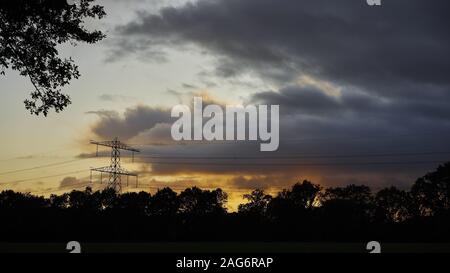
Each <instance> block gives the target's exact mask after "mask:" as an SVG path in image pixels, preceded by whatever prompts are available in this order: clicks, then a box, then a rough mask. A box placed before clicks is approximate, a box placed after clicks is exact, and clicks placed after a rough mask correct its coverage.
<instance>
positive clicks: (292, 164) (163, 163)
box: [148, 160, 442, 167]
mask: <svg viewBox="0 0 450 273" xmlns="http://www.w3.org/2000/svg"><path fill="white" fill-rule="evenodd" d="M148 163H149V164H156V165H201V166H206V165H207V166H299V167H300V166H359V165H421V164H440V163H442V160H441V161H410V162H400V161H398V162H335V163H276V162H275V163H248V162H242V163H228V162H169V161H167V162H162V161H153V162H152V161H150V162H148Z"/></svg>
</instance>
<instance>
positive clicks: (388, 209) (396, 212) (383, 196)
mask: <svg viewBox="0 0 450 273" xmlns="http://www.w3.org/2000/svg"><path fill="white" fill-rule="evenodd" d="M375 206H376V212H375V217H376V220H377V221H383V222H388V223H389V222H391V223H392V222H402V221H405V220H406V219H409V218H410V217H411V216H412V215H411V213H412V209H413V208H412V198H411V195H410V194H409V193H408V192H406V191H403V190H399V189H397V188H396V187H390V188H386V189H382V190H380V191H379V192H378V193H377V194H376V196H375Z"/></svg>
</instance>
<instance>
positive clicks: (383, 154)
mask: <svg viewBox="0 0 450 273" xmlns="http://www.w3.org/2000/svg"><path fill="white" fill-rule="evenodd" d="M421 155H422V156H424V155H450V152H418V153H379V154H349V155H343V154H341V155H285V156H265V157H262V156H146V155H142V156H137V158H153V159H189V160H190V159H204V160H210V159H224V160H225V159H232V160H243V159H257V160H271V159H300V158H359V157H402V156H421Z"/></svg>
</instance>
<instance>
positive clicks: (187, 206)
mask: <svg viewBox="0 0 450 273" xmlns="http://www.w3.org/2000/svg"><path fill="white" fill-rule="evenodd" d="M178 198H179V200H180V207H179V211H180V212H181V213H185V214H194V215H204V214H223V213H225V212H226V208H225V205H226V203H227V200H228V196H227V194H226V193H224V192H223V191H222V190H221V189H216V190H213V191H208V190H201V189H199V188H197V187H192V188H188V189H185V190H184V191H183V192H181V193H180V195H179V197H178Z"/></svg>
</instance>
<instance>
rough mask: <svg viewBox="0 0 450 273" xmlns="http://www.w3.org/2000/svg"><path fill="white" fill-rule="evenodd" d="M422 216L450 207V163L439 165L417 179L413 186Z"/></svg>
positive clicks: (443, 210) (444, 210)
mask: <svg viewBox="0 0 450 273" xmlns="http://www.w3.org/2000/svg"><path fill="white" fill-rule="evenodd" d="M411 195H412V197H413V199H414V200H415V201H416V202H417V209H418V213H419V215H421V216H432V215H435V214H439V213H443V212H446V211H448V210H449V209H450V163H446V164H444V165H442V166H439V167H438V168H437V170H436V171H434V172H430V173H428V174H426V175H425V176H423V177H421V178H419V179H417V181H416V182H415V183H414V185H413V186H412V188H411Z"/></svg>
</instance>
